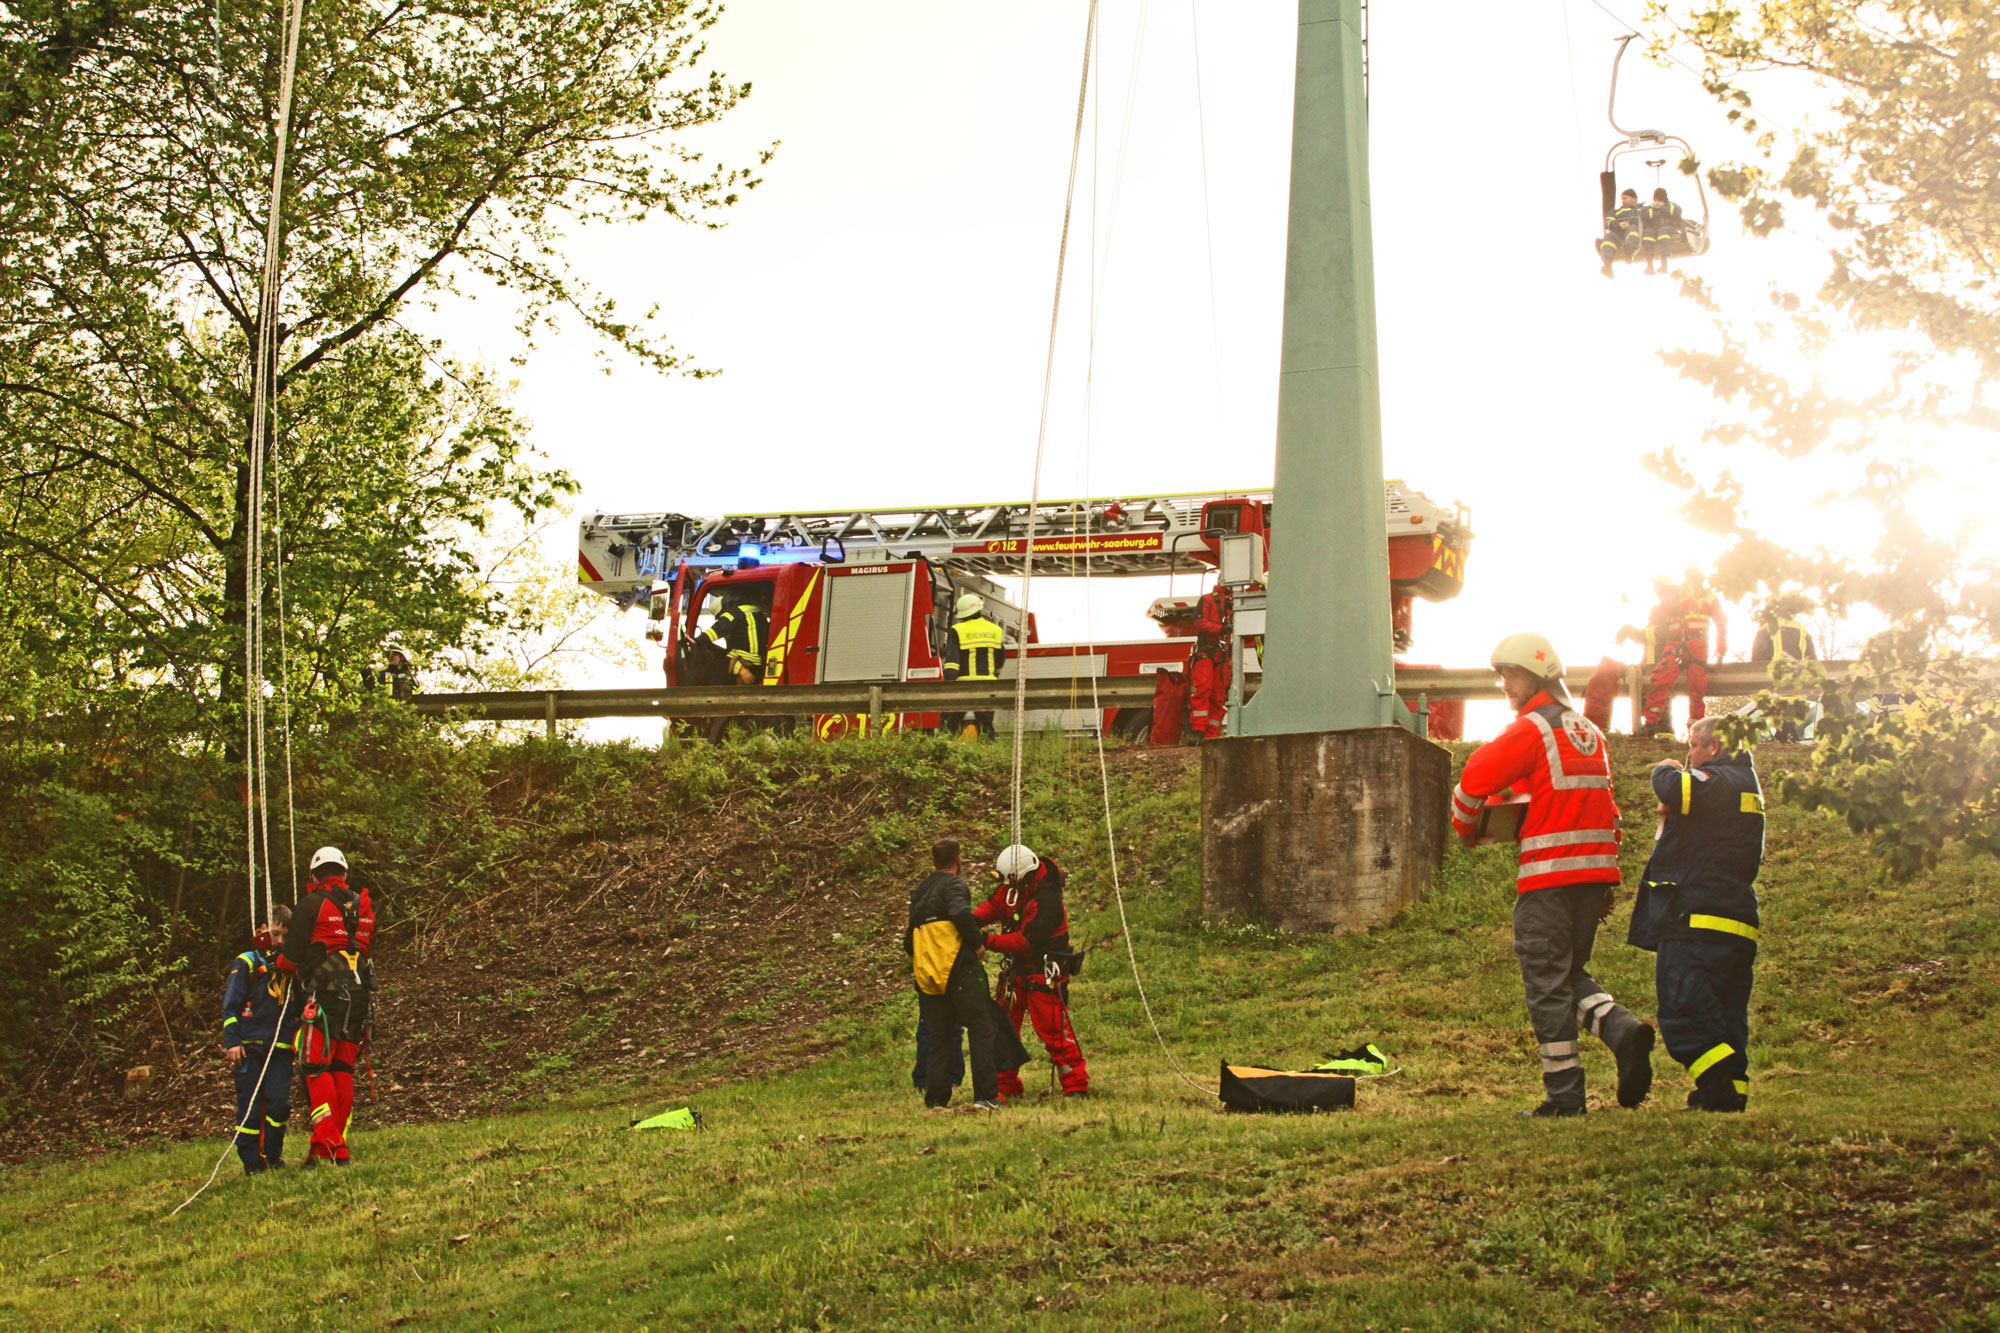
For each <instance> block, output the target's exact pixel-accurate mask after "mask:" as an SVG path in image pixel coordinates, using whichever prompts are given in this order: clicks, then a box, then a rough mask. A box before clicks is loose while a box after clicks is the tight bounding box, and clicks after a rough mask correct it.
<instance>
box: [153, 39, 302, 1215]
mask: <svg viewBox="0 0 2000 1333" xmlns="http://www.w3.org/2000/svg"><path fill="white" fill-rule="evenodd" d="M304 27H305V14H304V0H286V8H285V27H284V35H283V40H284V43H285V62H284V65H283V67H282V69H281V70H280V72H279V77H278V107H277V111H278V117H277V142H276V145H275V149H274V151H273V153H272V159H271V202H270V211H269V214H268V217H267V220H266V223H265V227H264V274H263V289H262V291H261V292H260V293H259V296H258V302H257V346H256V363H255V365H253V366H252V367H251V392H250V494H249V497H248V509H249V512H248V514H247V515H246V516H245V521H244V528H243V542H244V561H243V563H244V588H243V668H244V670H243V676H244V679H243V693H244V710H243V711H244V718H243V725H244V731H245V736H244V742H245V744H244V752H243V758H244V764H245V773H244V794H243V803H244V842H245V843H246V846H247V861H248V868H249V892H250V929H251V931H252V933H255V931H256V929H257V851H258V843H259V837H258V834H259V832H260V830H261V833H262V835H263V836H262V844H263V852H264V920H265V921H267V922H268V921H270V920H272V919H273V918H274V917H275V916H276V915H277V911H276V901H275V899H274V897H273V894H272V891H271V821H270V813H269V811H270V765H269V754H268V751H269V748H270V747H269V744H268V742H267V739H266V729H265V721H264V690H263V684H264V465H265V450H266V438H267V436H268V435H269V434H270V429H269V412H270V400H271V388H272V386H271V379H272V375H273V373H274V372H275V371H276V369H277V357H278V334H277V324H278V278H279V262H278V261H279V253H278V244H279V226H278V224H279V222H280V221H281V217H282V209H283V205H284V193H285V152H286V149H287V148H288V147H289V144H290V136H291V128H292V94H293V91H294V89H295V87H296V85H297V81H298V69H299V35H300V32H301V30H302V29H303V28H304ZM271 444H272V449H273V452H275V441H274V440H273V441H272V442H271ZM272 497H273V510H274V517H275V518H276V519H277V522H276V523H275V524H274V532H275V535H276V541H277V548H276V551H275V552H274V554H276V556H277V557H278V560H279V565H278V573H277V593H278V661H279V672H280V679H279V688H280V689H281V690H282V691H283V695H284V697H283V700H282V704H283V718H284V732H285V811H286V817H287V820H288V821H289V820H290V818H291V814H292V809H293V802H292V739H291V737H292V724H291V673H290V669H289V663H288V661H287V659H286V656H285V643H284V638H285V618H284V617H285V613H284V587H285V585H284V566H283V554H284V548H283V542H284V527H283V516H282V508H281V505H282V499H283V496H282V492H281V488H280V487H279V486H278V484H277V483H276V482H275V481H273V483H272ZM292 882H293V891H294V894H295V895H296V892H297V883H298V836H297V833H296V832H295V831H294V832H293V833H292ZM289 1003H290V995H289V991H288V993H287V999H286V1003H285V1004H281V1005H280V1006H279V1009H278V1030H279V1031H283V1029H284V1021H285V1011H286V1008H287V1007H288V1006H289ZM277 1049H278V1042H277V1034H276V1033H273V1034H272V1040H271V1045H270V1049H268V1050H266V1051H265V1052H264V1067H263V1068H262V1069H260V1070H258V1071H257V1084H256V1087H255V1088H254V1089H253V1090H252V1092H251V1096H250V1104H251V1106H252V1107H253V1108H256V1107H258V1106H259V1105H260V1101H261V1099H260V1094H261V1093H262V1092H263V1089H264V1076H265V1074H266V1073H268V1072H269V1071H270V1068H271V1057H272V1055H274V1054H275V1053H276V1052H277ZM260 1114H261V1112H260ZM243 1129H244V1126H242V1125H237V1126H236V1130H235V1132H234V1133H232V1134H231V1136H230V1141H229V1143H228V1144H227V1145H225V1146H224V1147H223V1149H222V1155H221V1156H220V1157H218V1158H216V1159H215V1166H214V1168H213V1169H211V1170H210V1171H209V1173H208V1179H207V1180H205V1181H203V1182H202V1183H201V1186H200V1188H198V1189H196V1190H195V1192H194V1193H192V1194H190V1195H188V1196H187V1198H185V1199H183V1200H181V1202H180V1204H179V1205H178V1206H176V1207H175V1209H174V1210H173V1212H171V1213H168V1214H167V1216H168V1217H173V1216H175V1215H176V1214H178V1213H179V1212H180V1211H181V1209H183V1208H185V1207H187V1206H188V1205H189V1204H191V1203H193V1202H194V1201H195V1200H196V1199H198V1198H200V1197H201V1196H202V1194H203V1193H204V1192H205V1191H206V1190H207V1189H208V1187H209V1186H210V1185H213V1184H214V1183H215V1178H216V1176H217V1175H219V1174H220V1173H221V1171H222V1164H223V1163H224V1162H226V1161H228V1160H229V1154H230V1153H231V1152H232V1151H233V1150H234V1149H235V1147H236V1138H237V1136H238V1135H240V1134H241V1133H242V1131H243Z"/></svg>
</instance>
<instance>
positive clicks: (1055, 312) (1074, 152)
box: [1012, 0, 1097, 843]
mask: <svg viewBox="0 0 2000 1333" xmlns="http://www.w3.org/2000/svg"><path fill="white" fill-rule="evenodd" d="M1096 44H1097V0H1090V14H1089V17H1088V18H1087V19H1086V20H1085V22H1084V29H1083V74H1082V76H1081V77H1080V78H1079V80H1078V83H1077V90H1076V131H1075V133H1074V134H1073V135H1072V137H1071V140H1070V149H1069V185H1068V188H1067V190H1066V191H1065V193H1064V195H1063V220H1062V239H1061V241H1060V242H1059V243H1058V244H1057V246H1056V293H1055V302H1054V304H1053V306H1052V308H1051V309H1050V311H1049V355H1048V361H1047V364H1046V365H1045V366H1044V367H1043V370H1042V415H1041V421H1040V424H1039V425H1038V426H1037V427H1036V429H1035V474H1034V478H1033V480H1032V482H1031V484H1030V485H1029V488H1028V537H1027V542H1026V545H1025V546H1024V547H1023V548H1022V569H1021V656H1020V657H1019V658H1018V659H1017V665H1016V669H1015V672H1014V793H1013V797H1014V799H1013V820H1012V828H1013V835H1014V836H1013V841H1014V842H1016V843H1019V842H1020V841H1021V747H1022V744H1023V742H1025V741H1026V739H1027V733H1028V727H1027V718H1028V666H1027V647H1028V616H1029V613H1030V608H1031V606H1032V602H1031V597H1032V589H1033V587H1034V582H1035V509H1036V506H1038V505H1039V504H1040V503H1041V499H1042V452H1043V448H1044V446H1045V445H1046V444H1047V443H1048V436H1049V397H1050V393H1051V390H1052V389H1053V387H1054V385H1055V377H1056V329H1057V326H1058V325H1059V324H1060V323H1061V320H1062V287H1063V268H1064V265H1065V264H1066V263H1067V262H1068V259H1069V220H1070V214H1071V211H1072V210H1073V209H1074V208H1075V206H1076V164H1077V158H1078V157H1079V156H1080V155H1081V153H1082V151H1083V109H1084V104H1085V102H1086V101H1087V99H1088V96H1089V93H1090V56H1091V51H1092V50H1093V49H1094V48H1095V46H1096Z"/></svg>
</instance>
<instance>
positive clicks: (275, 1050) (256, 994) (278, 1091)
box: [222, 905, 299, 1176]
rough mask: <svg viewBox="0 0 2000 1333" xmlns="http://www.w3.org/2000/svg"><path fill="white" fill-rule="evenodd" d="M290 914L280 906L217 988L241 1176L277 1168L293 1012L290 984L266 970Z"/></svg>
mask: <svg viewBox="0 0 2000 1333" xmlns="http://www.w3.org/2000/svg"><path fill="white" fill-rule="evenodd" d="M291 914H292V913H291V909H290V908H289V907H285V906H283V905H280V906H279V907H277V908H276V909H275V910H274V911H273V912H272V915H271V923H270V924H269V925H265V926H259V927H257V931H256V934H255V935H253V936H252V937H251V946H250V948H248V949H246V950H244V951H243V952H242V953H239V954H237V955H236V957H235V958H233V959H231V960H230V963H229V979H228V980H227V981H225V982H224V983H223V987H222V1053H223V1056H224V1058H226V1059H227V1060H228V1061H229V1067H230V1070H231V1071H232V1073H233V1075H234V1077H235V1080H236V1155H237V1156H238V1157H240V1158H241V1159H242V1160H243V1174H244V1175H246V1176H254V1175H256V1174H257V1173H258V1172H259V1171H264V1170H267V1169H271V1168H275V1167H282V1166H284V1164H285V1126H286V1124H287V1123H288V1122H289V1121H290V1119H291V1114H292V1054H293V1048H294V1047H295V1046H296V1044H297V1040H298V1033H299V1005H298V1004H297V1003H296V1002H294V1000H293V998H292V987H291V978H290V977H288V976H286V975H285V974H284V973H282V972H279V971H278V970H277V969H276V968H275V966H274V964H275V963H276V961H277V949H276V943H277V937H278V936H279V935H280V934H282V933H283V932H284V929H285V923H286V921H288V920H289V919H290V917H291Z"/></svg>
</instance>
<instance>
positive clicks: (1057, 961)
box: [972, 843, 1090, 1097]
mask: <svg viewBox="0 0 2000 1333" xmlns="http://www.w3.org/2000/svg"><path fill="white" fill-rule="evenodd" d="M993 871H994V876H995V878H997V879H998V880H999V883H998V884H997V885H996V886H995V888H994V890H993V893H992V895H991V896H990V897H988V898H987V900H986V901H985V902H983V903H981V904H980V905H979V906H977V907H975V908H973V909H972V914H973V916H975V917H977V918H978V919H979V921H980V923H981V924H982V925H998V926H1000V928H1001V929H1000V930H999V931H998V932H996V933H994V934H990V935H988V936H987V937H986V947H987V948H988V949H990V950H992V951H993V952H994V953H997V954H1000V955H1001V956H1002V957H1003V959H1004V960H1005V961H1004V963H1003V965H1002V967H1001V969H1000V982H999V984H1000V989H1001V993H1002V995H1003V996H1004V997H1005V998H1003V999H1001V1005H1002V1007H1004V1008H1005V1009H1006V1010H1007V1016H1008V1018H1010V1019H1012V1020H1013V1023H1014V1031H1015V1032H1016V1033H1018V1032H1020V1030H1021V1019H1022V1016H1023V1015H1025V1016H1026V1017H1027V1018H1028V1019H1029V1021H1030V1022H1032V1023H1033V1024H1034V1028H1035V1035H1036V1036H1037V1037H1040V1038H1041V1039H1042V1045H1043V1047H1044V1048H1046V1049H1047V1051H1048V1053H1049V1059H1050V1060H1051V1061H1052V1062H1053V1063H1054V1064H1055V1067H1056V1076H1057V1077H1058V1078H1059V1079H1060V1080H1061V1082H1062V1090H1063V1096H1065V1097H1087V1096H1089V1095H1090V1070H1089V1069H1088V1067H1086V1066H1085V1064H1084V1062H1083V1050H1082V1048H1081V1047H1079V1046H1078V1045H1077V1042H1076V1028H1075V1027H1074V1026H1073V1025H1072V1024H1071V1023H1070V1018H1069V979H1070V977H1071V976H1073V975H1074V974H1075V971H1076V964H1077V961H1078V956H1077V955H1076V954H1074V953H1072V952H1071V951H1070V947H1069V913H1068V911H1067V910H1066V909H1065V908H1064V907H1063V892H1062V891H1063V872H1062V867H1061V866H1058V865H1057V864H1056V863H1055V861H1054V860H1052V859H1051V858H1049V857H1046V856H1036V855H1035V854H1034V853H1033V852H1031V851H1029V850H1028V849H1027V848H1026V847H1023V846H1021V845H1020V844H1019V843H1016V844H1015V845H1014V846H1012V847H1009V848H1007V849H1006V850H1005V851H1003V852H1001V853H1000V857H999V859H998V860H997V861H996V862H994V866H993ZM1021 1091H1022V1089H1021V1074H1020V1071H1019V1070H1018V1069H1017V1070H1011V1071H1009V1070H1003V1071H1002V1072H1001V1074H1000V1095H1001V1096H1002V1097H1019V1096H1020V1095H1021Z"/></svg>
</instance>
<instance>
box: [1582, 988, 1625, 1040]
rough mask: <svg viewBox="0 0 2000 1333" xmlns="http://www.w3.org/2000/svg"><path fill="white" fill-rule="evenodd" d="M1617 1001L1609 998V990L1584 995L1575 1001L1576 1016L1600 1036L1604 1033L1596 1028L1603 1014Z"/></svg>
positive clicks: (1600, 1022)
mask: <svg viewBox="0 0 2000 1333" xmlns="http://www.w3.org/2000/svg"><path fill="white" fill-rule="evenodd" d="M1617 1003H1618V1001H1616V1000H1614V999H1612V998H1611V993H1610V992H1609V991H1598V992H1597V993H1596V994H1595V995H1586V996H1584V997H1583V998H1582V999H1581V1000H1578V1001H1577V1002H1576V1016H1577V1018H1578V1020H1580V1021H1581V1022H1582V1023H1583V1025H1584V1026H1585V1027H1587V1028H1589V1029H1590V1030H1591V1031H1592V1032H1593V1033H1596V1034H1597V1035H1598V1036H1600V1037H1601V1036H1603V1035H1604V1034H1603V1033H1602V1032H1600V1031H1599V1030H1598V1029H1599V1028H1600V1027H1601V1026H1602V1025H1603V1023H1604V1016H1605V1015H1606V1014H1608V1013H1610V1012H1611V1010H1612V1009H1613V1008H1614V1007H1615V1006H1616V1005H1617Z"/></svg>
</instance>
